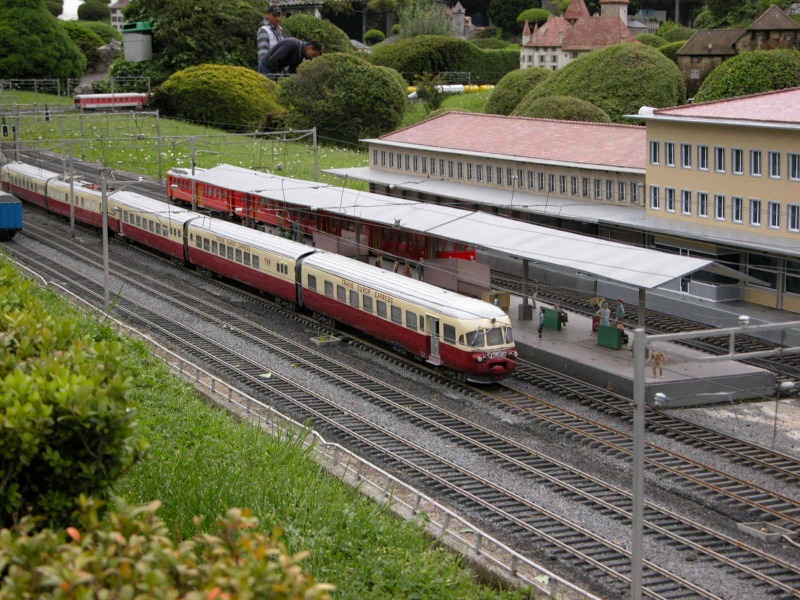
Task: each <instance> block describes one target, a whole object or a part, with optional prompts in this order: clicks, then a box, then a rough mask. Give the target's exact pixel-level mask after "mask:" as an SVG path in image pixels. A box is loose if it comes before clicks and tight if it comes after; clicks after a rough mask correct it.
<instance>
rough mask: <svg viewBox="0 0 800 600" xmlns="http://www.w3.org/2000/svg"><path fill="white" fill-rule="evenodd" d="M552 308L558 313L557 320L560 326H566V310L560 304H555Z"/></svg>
mask: <svg viewBox="0 0 800 600" xmlns="http://www.w3.org/2000/svg"><path fill="white" fill-rule="evenodd" d="M553 309H554V310H555V311H556V313H557V314H558V321H559V322H560V323H561V326H562V327H566V326H567V323H569V315H568V314H567V311H565V310H564V309H563V308H561V305H560V304H556V305H555V306H554V307H553Z"/></svg>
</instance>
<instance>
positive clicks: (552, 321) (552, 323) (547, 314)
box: [544, 308, 561, 331]
mask: <svg viewBox="0 0 800 600" xmlns="http://www.w3.org/2000/svg"><path fill="white" fill-rule="evenodd" d="M544 326H545V328H546V329H554V330H556V331H561V319H560V318H559V315H558V312H556V311H555V310H553V309H552V308H545V309H544Z"/></svg>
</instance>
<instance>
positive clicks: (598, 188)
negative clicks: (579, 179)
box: [594, 179, 603, 200]
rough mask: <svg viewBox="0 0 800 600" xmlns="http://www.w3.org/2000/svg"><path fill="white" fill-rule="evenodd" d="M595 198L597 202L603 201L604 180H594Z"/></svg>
mask: <svg viewBox="0 0 800 600" xmlns="http://www.w3.org/2000/svg"><path fill="white" fill-rule="evenodd" d="M594 197H595V200H602V199H603V180H602V179H595V180H594Z"/></svg>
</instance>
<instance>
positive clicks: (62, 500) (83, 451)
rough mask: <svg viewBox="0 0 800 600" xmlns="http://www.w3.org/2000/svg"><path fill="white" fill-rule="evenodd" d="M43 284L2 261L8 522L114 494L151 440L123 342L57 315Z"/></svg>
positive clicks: (57, 517)
mask: <svg viewBox="0 0 800 600" xmlns="http://www.w3.org/2000/svg"><path fill="white" fill-rule="evenodd" d="M35 290H36V286H34V285H33V284H31V283H30V282H29V281H27V280H24V279H22V278H21V277H20V276H19V275H18V274H16V272H15V271H14V270H13V269H11V267H9V266H7V265H3V266H0V315H2V318H0V524H2V525H10V524H12V523H14V522H16V521H18V520H19V519H20V518H21V517H23V516H25V515H28V514H30V515H35V516H41V517H43V518H44V521H45V522H46V523H49V524H52V525H54V526H60V525H63V524H64V523H66V522H67V521H68V519H69V517H70V515H71V514H72V512H73V511H74V510H75V502H76V500H77V498H78V497H79V496H80V495H81V494H87V495H94V496H96V497H104V496H106V495H107V494H108V492H109V489H110V487H111V485H112V484H113V483H114V482H115V481H116V480H117V479H118V478H119V477H120V476H121V475H122V474H123V473H125V472H126V471H127V470H128V469H129V467H130V466H131V465H132V464H133V463H134V462H135V461H136V460H137V459H138V458H139V456H140V454H141V451H142V449H143V445H142V443H141V442H139V441H138V440H136V439H135V438H134V426H135V422H134V419H135V415H136V413H135V411H133V410H132V408H133V407H132V406H131V403H130V402H129V401H128V393H129V390H130V388H131V376H130V373H129V371H128V370H126V368H125V367H124V362H123V359H122V356H121V346H120V344H119V343H118V342H116V341H111V340H106V339H95V338H93V337H90V336H89V335H88V334H87V333H85V332H83V331H80V329H79V325H78V321H77V319H76V318H74V317H63V316H62V317H60V318H59V319H57V320H56V319H54V318H53V317H52V315H51V314H50V310H49V306H48V304H47V302H46V300H45V299H43V297H42V294H40V293H36V291H35ZM103 334H105V335H106V336H108V332H107V331H106V332H101V333H100V335H98V336H97V337H102V335H103ZM108 337H110V336H108ZM0 546H2V544H0ZM0 564H3V561H2V560H0Z"/></svg>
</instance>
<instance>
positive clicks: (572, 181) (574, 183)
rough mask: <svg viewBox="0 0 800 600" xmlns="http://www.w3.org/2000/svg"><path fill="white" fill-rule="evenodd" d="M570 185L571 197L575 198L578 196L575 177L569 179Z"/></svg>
mask: <svg viewBox="0 0 800 600" xmlns="http://www.w3.org/2000/svg"><path fill="white" fill-rule="evenodd" d="M570 183H571V187H572V195H573V196H577V195H578V178H577V177H576V176H575V175H573V176H572V177H571V178H570Z"/></svg>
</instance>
